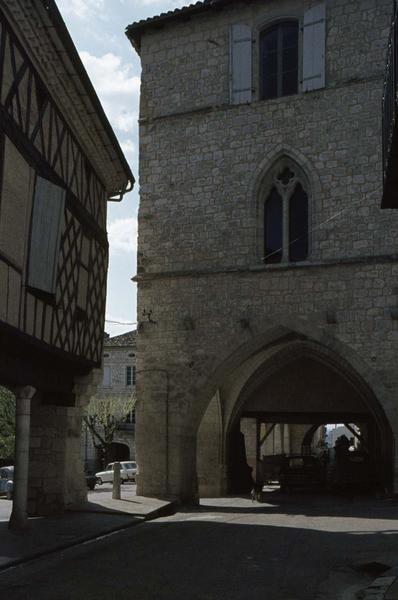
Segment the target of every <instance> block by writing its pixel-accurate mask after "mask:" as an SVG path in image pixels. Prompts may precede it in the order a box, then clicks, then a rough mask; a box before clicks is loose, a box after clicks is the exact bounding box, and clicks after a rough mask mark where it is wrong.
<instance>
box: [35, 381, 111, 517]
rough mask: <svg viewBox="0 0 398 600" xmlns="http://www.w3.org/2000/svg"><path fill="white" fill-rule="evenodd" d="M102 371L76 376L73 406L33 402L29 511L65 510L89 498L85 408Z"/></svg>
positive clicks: (48, 512) (51, 512)
mask: <svg viewBox="0 0 398 600" xmlns="http://www.w3.org/2000/svg"><path fill="white" fill-rule="evenodd" d="M99 377H100V371H99V370H94V371H92V372H91V373H90V374H89V375H87V376H84V377H76V378H75V380H74V387H73V392H74V394H75V404H74V406H59V405H57V404H56V403H55V402H54V404H49V403H48V400H49V398H48V397H47V403H46V404H43V402H41V401H40V398H37V401H36V398H35V401H34V403H33V404H32V424H31V445H30V481H29V513H30V514H34V515H37V516H39V515H40V516H43V515H49V514H56V513H62V512H63V511H64V510H65V508H66V507H67V506H68V505H72V504H81V503H83V502H85V501H86V500H87V485H86V481H85V478H84V464H83V456H82V452H81V435H82V419H83V414H84V409H85V407H86V406H87V404H88V402H89V401H90V398H91V396H92V395H93V394H95V393H96V389H97V383H98V381H99Z"/></svg>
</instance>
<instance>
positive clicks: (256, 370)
mask: <svg viewBox="0 0 398 600" xmlns="http://www.w3.org/2000/svg"><path fill="white" fill-rule="evenodd" d="M300 356H303V357H309V358H311V359H313V360H314V361H318V362H319V363H320V364H322V365H324V366H325V367H327V369H329V370H330V371H331V372H335V373H336V375H338V377H340V378H341V379H342V380H344V381H345V382H346V383H347V386H351V387H352V389H353V390H356V392H357V393H358V395H360V397H361V399H362V401H363V403H364V412H367V413H368V414H369V415H371V416H372V419H373V420H374V423H375V425H376V427H377V436H378V440H379V441H378V443H379V445H380V456H382V462H383V469H384V472H385V476H384V482H385V484H386V485H388V486H390V487H391V485H392V482H393V465H394V450H395V445H394V437H393V433H392V426H391V423H393V422H394V410H395V409H394V398H393V395H392V392H391V390H389V389H388V387H387V386H386V385H385V384H384V382H383V381H382V379H381V378H380V376H379V375H378V374H377V373H376V372H375V371H374V370H373V369H372V367H371V365H369V364H368V363H367V362H366V361H364V360H363V359H362V358H361V357H360V356H359V355H358V354H357V353H356V352H355V351H354V350H353V349H352V348H350V347H349V346H348V345H346V344H345V343H343V342H341V341H340V340H338V339H336V338H334V337H333V336H331V335H330V334H329V333H328V332H327V331H326V328H325V327H323V326H321V325H320V324H316V323H314V321H310V320H307V319H305V318H302V317H296V318H294V317H290V318H287V319H284V320H280V322H279V323H275V321H274V324H273V326H270V327H266V328H264V329H263V331H262V332H261V333H259V334H258V335H257V336H253V337H252V339H251V340H250V341H247V342H246V343H245V344H242V345H241V346H239V347H238V348H237V349H236V350H235V351H234V352H232V353H231V354H230V355H229V356H228V357H227V358H226V360H225V361H223V362H222V363H220V364H219V366H218V367H217V368H216V370H215V371H214V373H213V376H212V377H211V380H210V381H211V385H212V388H213V390H215V389H217V390H218V394H219V398H220V402H219V407H220V408H219V411H220V419H219V423H220V424H221V425H220V430H219V432H218V435H222V448H221V451H220V452H219V456H220V462H219V464H218V465H217V467H216V471H215V472H214V474H213V476H212V475H211V474H210V475H209V479H213V480H214V479H215V478H216V477H217V474H219V475H218V476H219V477H220V480H219V482H218V484H217V485H215V486H214V490H215V495H217V494H219V493H226V492H227V490H228V483H227V480H228V476H227V474H228V472H230V469H229V466H228V465H229V462H228V461H229V458H228V454H229V451H228V444H229V436H230V435H231V432H233V431H235V429H236V428H235V429H234V426H235V425H236V423H237V420H239V418H240V416H239V415H240V409H241V407H242V406H243V404H244V402H245V400H246V399H247V397H248V396H249V395H250V392H251V387H250V386H251V384H252V383H253V385H255V382H256V378H257V381H258V378H259V377H262V378H263V379H266V378H267V377H270V376H271V375H272V374H273V373H276V372H278V371H280V370H281V369H282V370H283V368H284V367H286V366H287V365H289V363H290V362H292V361H293V360H294V359H297V358H298V357H300ZM210 381H209V382H208V383H210ZM213 386H215V387H213ZM206 387H207V386H206ZM204 391H205V390H204V389H203V390H202V392H204ZM213 396H214V393H213V394H212V395H210V396H208V397H207V401H205V404H206V406H205V405H202V410H203V411H204V412H205V411H206V407H207V405H209V402H210V398H212V397H213ZM200 397H201V398H202V399H203V400H204V396H203V395H202V394H200ZM198 399H199V398H198ZM204 412H203V413H202V415H203V414H204ZM199 423H200V421H199ZM199 423H198V424H199ZM198 453H200V449H199V448H198Z"/></svg>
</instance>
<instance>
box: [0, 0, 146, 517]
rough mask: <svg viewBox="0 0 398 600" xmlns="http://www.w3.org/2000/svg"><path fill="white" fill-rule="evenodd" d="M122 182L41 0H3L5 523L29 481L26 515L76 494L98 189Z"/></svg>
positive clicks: (0, 326)
mask: <svg viewBox="0 0 398 600" xmlns="http://www.w3.org/2000/svg"><path fill="white" fill-rule="evenodd" d="M133 182H134V178H133V175H132V173H131V171H130V168H129V166H128V164H127V162H126V160H125V157H124V155H123V153H122V151H121V149H120V146H119V144H118V142H117V140H116V137H115V134H114V132H113V130H112V128H111V126H110V124H109V122H108V120H107V118H106V116H105V113H104V111H103V109H102V107H101V105H100V102H99V100H98V98H97V96H96V93H95V91H94V88H93V87H92V84H91V82H90V80H89V78H88V76H87V74H86V71H85V69H84V67H83V65H82V62H81V60H80V58H79V55H78V53H77V51H76V49H75V47H74V44H73V42H72V40H71V38H70V36H69V34H68V31H67V29H66V26H65V24H64V22H63V20H62V17H61V15H60V13H59V11H58V9H57V7H56V5H55V3H54V2H53V0H23V1H22V0H10V1H7V2H2V3H1V6H0V384H1V385H4V386H6V387H8V388H9V389H11V390H12V391H13V392H14V394H15V398H16V411H17V445H16V446H17V450H16V456H17V458H16V480H15V499H14V512H13V519H12V520H14V522H15V523H16V524H18V523H23V521H24V518H25V514H26V494H27V493H28V504H27V507H28V511H29V512H30V513H32V514H43V513H44V514H45V513H49V512H53V511H55V510H62V509H63V508H64V507H65V506H66V505H68V504H70V503H74V502H78V501H80V500H83V499H84V494H85V482H84V478H83V468H82V462H81V457H80V432H81V412H82V408H83V407H84V406H85V404H86V403H87V401H88V398H89V396H90V393H91V390H92V389H95V385H94V387H93V386H92V384H93V383H94V384H95V383H96V381H93V379H95V378H93V373H95V370H96V369H97V368H98V367H100V364H101V356H102V343H103V329H104V311H105V294H106V274H107V265H108V241H107V234H106V210H107V201H108V200H116V201H119V200H121V199H122V197H123V194H124V193H125V192H126V191H128V190H129V189H130V188H131V187H132V185H133ZM29 415H30V418H29ZM28 457H29V458H28ZM28 467H29V468H28Z"/></svg>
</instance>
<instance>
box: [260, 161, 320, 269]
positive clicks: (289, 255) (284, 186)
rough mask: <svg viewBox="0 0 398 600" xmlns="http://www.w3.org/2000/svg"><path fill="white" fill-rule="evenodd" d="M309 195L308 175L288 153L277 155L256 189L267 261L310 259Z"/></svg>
mask: <svg viewBox="0 0 398 600" xmlns="http://www.w3.org/2000/svg"><path fill="white" fill-rule="evenodd" d="M310 198H311V188H310V184H309V180H308V177H307V175H306V174H305V172H304V171H303V169H302V168H301V167H300V166H299V164H298V163H297V162H296V161H295V160H293V159H291V158H290V157H289V156H287V155H284V156H281V157H280V158H278V159H277V160H276V161H275V163H274V164H273V166H271V167H270V168H269V170H268V171H267V172H266V173H265V175H264V176H263V178H262V182H261V185H260V187H259V189H258V190H257V203H258V210H259V217H260V218H259V238H260V240H259V241H260V242H261V244H259V245H260V246H261V248H259V251H260V252H261V257H262V261H263V262H264V263H265V264H268V263H281V262H282V263H287V262H292V263H296V262H301V261H305V260H307V258H308V256H309V253H310V229H311V228H310V216H311V215H310ZM261 221H262V223H261Z"/></svg>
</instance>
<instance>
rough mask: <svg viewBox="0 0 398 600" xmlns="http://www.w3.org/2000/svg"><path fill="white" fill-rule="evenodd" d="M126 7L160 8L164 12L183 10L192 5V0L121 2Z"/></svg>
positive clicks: (134, 0)
mask: <svg viewBox="0 0 398 600" xmlns="http://www.w3.org/2000/svg"><path fill="white" fill-rule="evenodd" d="M121 3H122V4H124V5H130V4H131V5H132V6H139V7H141V6H159V7H160V9H161V10H162V12H164V11H166V10H172V9H174V8H181V6H188V5H189V4H192V2H190V0H121Z"/></svg>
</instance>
